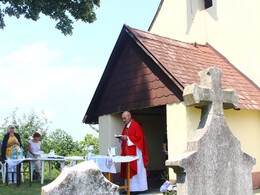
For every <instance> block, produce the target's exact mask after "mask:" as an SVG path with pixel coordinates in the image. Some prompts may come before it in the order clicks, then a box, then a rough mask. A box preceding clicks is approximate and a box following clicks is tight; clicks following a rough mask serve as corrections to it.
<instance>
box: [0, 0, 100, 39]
mask: <svg viewBox="0 0 260 195" xmlns="http://www.w3.org/2000/svg"><path fill="white" fill-rule="evenodd" d="M99 6H100V0H62V1H57V0H2V1H0V28H1V29H3V28H4V27H5V22H4V17H5V15H6V14H7V15H8V16H15V17H16V18H20V16H21V15H24V17H25V18H27V19H31V20H34V21H37V20H38V19H39V18H40V13H42V14H44V15H46V16H49V17H50V18H51V19H54V20H58V23H57V24H56V28H57V29H59V30H61V32H62V33H63V34H64V35H71V34H72V30H73V26H72V24H73V21H72V20H71V19H70V17H73V18H74V19H75V20H76V21H77V20H81V21H83V22H86V23H93V22H94V21H95V20H96V14H95V12H94V9H95V8H97V7H99ZM69 16H70V17H69Z"/></svg>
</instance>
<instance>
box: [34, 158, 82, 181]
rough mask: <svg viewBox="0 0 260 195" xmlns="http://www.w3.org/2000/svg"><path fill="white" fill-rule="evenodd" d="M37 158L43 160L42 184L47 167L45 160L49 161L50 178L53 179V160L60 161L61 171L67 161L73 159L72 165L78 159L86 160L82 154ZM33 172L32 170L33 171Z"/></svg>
mask: <svg viewBox="0 0 260 195" xmlns="http://www.w3.org/2000/svg"><path fill="white" fill-rule="evenodd" d="M36 160H40V161H41V162H42V175H41V184H43V181H44V168H45V162H49V173H50V180H52V174H51V162H52V161H58V162H60V171H62V169H63V168H64V167H65V162H67V161H68V160H70V161H71V166H73V165H75V164H77V161H80V160H84V158H83V157H81V156H68V157H64V158H56V157H38V158H37V159H36ZM31 174H32V172H31ZM31 178H32V177H31Z"/></svg>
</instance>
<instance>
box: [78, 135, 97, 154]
mask: <svg viewBox="0 0 260 195" xmlns="http://www.w3.org/2000/svg"><path fill="white" fill-rule="evenodd" d="M80 145H81V147H82V148H84V149H85V150H88V148H92V149H93V150H92V151H91V152H92V153H94V154H99V145H98V138H96V137H94V136H93V135H91V134H87V135H86V136H85V137H84V141H80Z"/></svg>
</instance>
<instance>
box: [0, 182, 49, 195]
mask: <svg viewBox="0 0 260 195" xmlns="http://www.w3.org/2000/svg"><path fill="white" fill-rule="evenodd" d="M0 182H1V183H0V194H1V195H15V194H19V195H37V194H41V187H42V186H45V185H47V184H48V183H50V182H51V181H50V180H49V179H44V184H41V181H33V182H32V186H30V183H29V179H25V180H24V183H21V185H20V186H19V187H17V186H16V184H11V185H10V184H9V185H8V186H6V184H3V182H2V178H1V179H0Z"/></svg>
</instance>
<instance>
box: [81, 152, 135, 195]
mask: <svg viewBox="0 0 260 195" xmlns="http://www.w3.org/2000/svg"><path fill="white" fill-rule="evenodd" d="M137 159H139V157H137V156H114V157H108V156H104V155H88V156H86V160H93V161H94V162H95V163H96V164H97V166H98V167H99V169H100V171H101V172H105V173H108V175H107V179H108V180H109V181H112V176H111V173H116V168H115V163H122V162H123V163H127V179H126V181H127V182H126V183H127V185H125V186H119V189H127V195H130V162H132V161H134V160H137ZM111 162H112V163H111Z"/></svg>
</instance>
